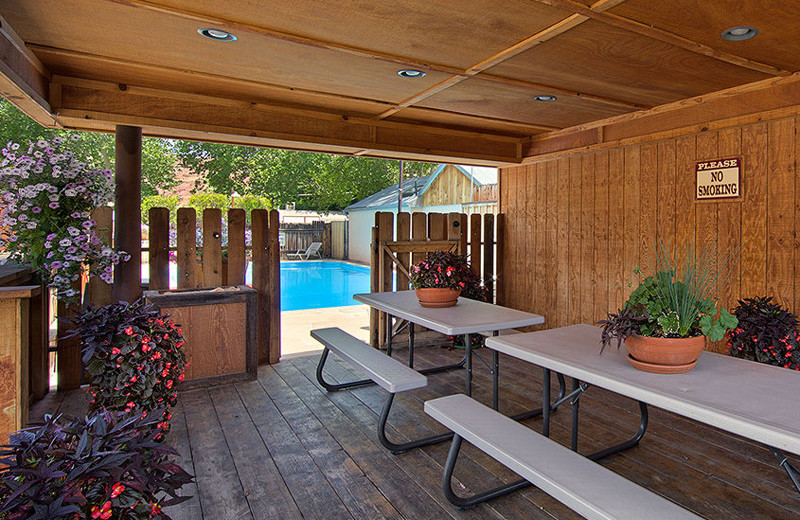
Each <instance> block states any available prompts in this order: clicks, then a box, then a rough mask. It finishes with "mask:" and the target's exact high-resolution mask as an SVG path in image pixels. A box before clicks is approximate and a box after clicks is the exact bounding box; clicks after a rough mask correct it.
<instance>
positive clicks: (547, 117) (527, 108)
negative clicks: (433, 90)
mask: <svg viewBox="0 0 800 520" xmlns="http://www.w3.org/2000/svg"><path fill="white" fill-rule="evenodd" d="M539 94H547V92H544V91H536V90H532V89H527V88H522V87H518V86H515V85H503V84H497V83H490V82H488V81H486V80H481V79H479V77H478V78H473V79H468V80H466V81H462V82H461V83H459V84H458V85H456V86H454V87H452V88H449V89H447V90H444V91H442V92H440V93H438V94H435V95H433V96H431V97H429V98H427V99H425V100H424V101H422V102H421V103H420V106H423V107H428V108H435V109H438V110H446V111H448V112H460V113H464V114H476V115H482V116H488V117H495V118H501V119H505V120H508V121H516V122H520V123H528V124H532V125H545V126H549V127H554V128H565V127H568V126H574V125H578V124H581V123H586V122H589V121H595V120H597V119H603V118H606V117H611V116H616V115H619V114H625V113H628V112H630V110H629V109H625V108H622V107H618V106H611V105H607V104H603V103H599V102H597V101H590V100H587V99H580V98H571V97H568V96H562V97H559V98H558V99H557V100H556V101H550V102H541V101H534V99H533V98H534V97H535V96H537V95H539ZM401 114H402V112H401Z"/></svg>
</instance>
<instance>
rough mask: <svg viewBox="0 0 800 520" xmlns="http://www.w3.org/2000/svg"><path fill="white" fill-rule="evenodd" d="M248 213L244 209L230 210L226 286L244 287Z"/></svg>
mask: <svg viewBox="0 0 800 520" xmlns="http://www.w3.org/2000/svg"><path fill="white" fill-rule="evenodd" d="M245 217H246V213H245V211H244V210H243V209H240V208H233V209H229V210H228V279H227V280H225V281H224V283H225V284H226V285H243V284H244V278H245V269H246V266H247V256H246V255H245V249H244V224H245Z"/></svg>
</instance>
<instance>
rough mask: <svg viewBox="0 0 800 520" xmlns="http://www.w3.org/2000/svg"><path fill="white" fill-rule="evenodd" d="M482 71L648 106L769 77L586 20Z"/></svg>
mask: <svg viewBox="0 0 800 520" xmlns="http://www.w3.org/2000/svg"><path fill="white" fill-rule="evenodd" d="M651 3H652V2H651ZM487 72H488V73H490V74H495V75H499V76H506V77H510V78H514V79H520V80H524V81H531V82H533V81H536V82H538V83H544V84H548V85H552V86H554V87H559V88H569V89H573V90H577V91H579V92H585V93H588V94H594V95H600V96H606V97H610V98H616V99H621V100H625V101H629V102H633V103H640V104H643V105H651V106H652V105H660V104H663V103H668V102H671V101H676V100H679V99H684V98H687V97H692V96H697V95H700V94H705V93H708V92H714V91H717V90H721V89H724V88H728V87H732V86H736V85H741V84H744V83H750V82H753V81H759V80H762V79H766V78H768V77H770V76H767V75H766V74H763V73H760V72H756V71H753V70H749V69H744V68H741V67H738V66H735V65H731V64H728V63H725V62H722V61H719V60H715V59H713V58H709V57H706V56H702V55H700V54H695V53H692V52H689V51H686V50H683V49H680V48H678V47H675V46H672V45H669V44H666V43H662V42H660V41H657V40H655V39H650V38H647V37H644V36H640V35H638V34H634V33H631V32H628V31H624V30H622V29H619V28H617V27H611V26H609V25H605V24H602V23H600V22H596V21H592V20H590V21H587V22H585V23H583V24H581V25H579V26H578V27H575V28H574V29H572V30H570V31H568V32H566V33H564V34H562V35H561V36H559V37H558V38H554V39H552V40H549V41H547V42H544V43H542V44H541V45H538V46H536V47H534V48H533V49H531V50H529V51H526V52H524V53H522V54H519V55H517V56H515V57H513V58H511V59H509V60H508V61H506V62H504V63H501V64H499V65H497V66H495V67H492V68H491V69H489V70H488V71H487Z"/></svg>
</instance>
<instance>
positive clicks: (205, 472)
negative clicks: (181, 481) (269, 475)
mask: <svg viewBox="0 0 800 520" xmlns="http://www.w3.org/2000/svg"><path fill="white" fill-rule="evenodd" d="M180 399H181V401H182V402H183V406H184V410H185V416H186V425H187V429H188V433H189V438H190V439H191V446H192V460H193V461H194V470H195V479H196V482H197V492H198V494H199V497H200V506H201V507H202V509H203V518H206V519H211V520H238V519H240V518H248V517H250V516H252V514H251V511H250V506H249V505H248V504H247V499H246V497H245V493H244V489H242V484H241V482H240V481H239V477H238V475H237V473H236V466H235V465H234V463H233V457H232V456H231V452H230V447H229V446H228V443H227V442H226V441H225V436H224V434H223V432H222V426H221V425H220V423H219V418H218V417H217V414H216V412H215V410H214V404H213V402H212V401H211V397H210V396H209V395H208V391H207V390H206V389H198V390H192V391H189V392H184V393H182V394H181V396H180Z"/></svg>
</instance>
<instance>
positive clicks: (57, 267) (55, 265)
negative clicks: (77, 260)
mask: <svg viewBox="0 0 800 520" xmlns="http://www.w3.org/2000/svg"><path fill="white" fill-rule="evenodd" d="M61 265H62V264H61V262H59V261H58V260H56V261H55V262H53V263H52V264H50V268H51V269H59V268H60V267H61Z"/></svg>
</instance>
